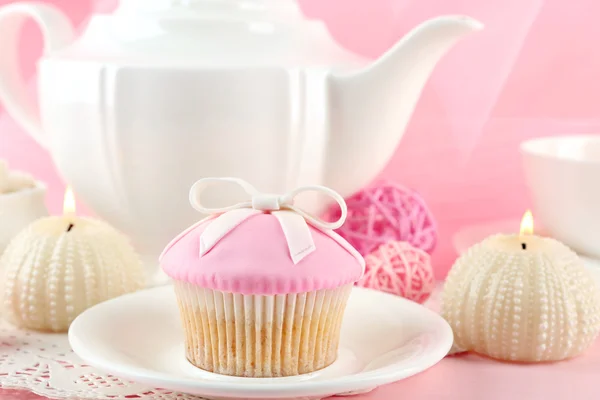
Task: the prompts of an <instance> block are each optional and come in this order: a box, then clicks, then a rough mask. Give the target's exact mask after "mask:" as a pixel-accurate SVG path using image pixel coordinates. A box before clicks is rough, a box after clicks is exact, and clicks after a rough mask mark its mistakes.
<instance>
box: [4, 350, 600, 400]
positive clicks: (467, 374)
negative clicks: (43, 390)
mask: <svg viewBox="0 0 600 400" xmlns="http://www.w3.org/2000/svg"><path fill="white" fill-rule="evenodd" d="M400 398H402V399H407V400H408V399H410V400H446V399H447V400H514V399H517V400H520V399H524V400H554V399H556V400H558V399H560V400H563V399H573V400H588V399H589V400H592V399H593V400H597V399H599V398H600V341H596V343H595V345H594V346H593V347H592V348H591V349H589V350H588V352H586V353H585V354H584V355H583V356H581V357H578V358H576V359H573V360H570V361H564V362H560V363H554V364H538V365H515V364H508V363H501V362H497V361H492V360H488V359H485V358H482V357H479V356H476V355H471V354H469V355H463V356H456V357H449V358H446V359H444V360H442V361H441V362H440V363H439V364H437V365H436V366H434V367H433V368H431V369H429V370H427V371H425V372H423V373H421V374H418V375H416V376H414V377H412V378H409V379H406V380H404V381H401V382H397V383H394V384H391V385H387V386H383V387H380V388H379V389H376V390H375V391H373V392H371V393H368V394H364V395H359V396H351V397H336V398H333V399H347V400H394V399H400ZM0 399H2V400H13V399H14V400H41V399H43V398H42V397H39V396H36V395H34V394H31V393H29V392H22V391H14V390H0Z"/></svg>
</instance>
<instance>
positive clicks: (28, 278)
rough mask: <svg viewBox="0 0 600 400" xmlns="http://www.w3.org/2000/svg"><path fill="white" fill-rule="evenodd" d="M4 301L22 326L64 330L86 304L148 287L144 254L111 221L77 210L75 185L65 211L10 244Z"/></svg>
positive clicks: (3, 265)
mask: <svg viewBox="0 0 600 400" xmlns="http://www.w3.org/2000/svg"><path fill="white" fill-rule="evenodd" d="M0 270H1V271H2V272H3V274H4V276H3V277H2V278H1V279H0V282H3V283H4V287H3V288H1V291H0V295H1V296H2V305H3V307H4V311H5V316H6V318H7V319H8V320H9V321H10V322H12V323H14V324H15V325H17V326H20V327H23V328H28V329H36V330H45V331H54V332H62V331H66V330H67V329H68V327H69V325H70V324H71V322H72V321H73V320H74V319H75V317H77V315H79V314H80V313H81V312H83V311H84V310H85V309H87V308H89V307H91V306H93V305H95V304H97V303H99V302H102V301H105V300H108V299H110V298H113V297H116V296H119V295H122V294H125V293H129V292H132V291H135V290H138V289H141V288H142V287H144V274H143V271H142V267H141V262H140V260H139V257H138V256H137V254H136V253H135V251H134V250H133V248H132V247H131V245H130V244H129V242H128V240H127V238H126V237H125V236H124V235H122V234H121V233H119V232H118V231H116V230H115V229H113V228H112V227H111V226H110V225H108V224H107V223H105V222H103V221H100V220H98V219H94V218H87V217H79V216H77V215H76V214H75V198H74V196H73V192H72V191H71V189H70V188H69V189H67V191H66V193H65V201H64V210H63V215H61V216H51V217H45V218H40V219H38V220H37V221H35V222H33V223H32V224H30V225H29V226H28V227H27V228H26V229H25V230H24V231H22V232H21V233H20V234H19V235H17V237H15V239H14V240H13V241H12V242H11V243H10V245H9V246H8V247H7V249H6V251H5V253H4V255H3V256H2V259H0Z"/></svg>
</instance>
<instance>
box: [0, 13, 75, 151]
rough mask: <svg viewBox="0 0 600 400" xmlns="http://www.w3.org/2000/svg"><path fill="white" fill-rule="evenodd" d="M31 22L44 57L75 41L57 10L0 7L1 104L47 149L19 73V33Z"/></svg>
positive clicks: (65, 19) (66, 19) (67, 22)
mask: <svg viewBox="0 0 600 400" xmlns="http://www.w3.org/2000/svg"><path fill="white" fill-rule="evenodd" d="M28 19H32V20H33V21H35V22H36V23H37V25H38V26H39V28H40V30H41V32H42V36H43V39H44V54H48V53H50V52H52V51H54V50H57V49H59V48H61V47H63V46H65V45H67V44H69V43H71V41H72V40H73V38H74V37H75V32H74V29H73V25H72V24H71V22H70V21H69V19H68V18H67V17H66V16H65V15H64V14H63V13H62V12H61V11H60V10H58V9H57V8H56V7H54V6H50V5H47V4H42V3H13V4H9V5H6V6H4V7H0V38H2V39H1V40H0V55H1V56H0V101H2V103H3V104H4V106H5V108H6V110H7V111H8V113H9V114H10V115H12V117H13V118H14V119H15V120H16V121H17V122H18V123H19V124H20V125H21V126H22V127H23V128H24V129H25V130H26V131H27V132H28V133H29V134H30V135H31V136H32V137H33V138H34V139H35V140H36V141H37V142H38V143H39V144H40V145H42V146H43V147H47V143H46V140H45V139H46V138H45V137H44V136H43V132H42V124H41V120H40V114H39V110H38V107H37V105H36V104H35V102H33V101H32V100H31V99H30V98H29V96H28V93H27V90H26V85H25V82H24V80H23V78H22V77H21V73H20V69H19V52H18V49H19V46H18V39H19V33H20V31H21V28H22V26H23V24H24V23H25V22H26V21H27V20H28Z"/></svg>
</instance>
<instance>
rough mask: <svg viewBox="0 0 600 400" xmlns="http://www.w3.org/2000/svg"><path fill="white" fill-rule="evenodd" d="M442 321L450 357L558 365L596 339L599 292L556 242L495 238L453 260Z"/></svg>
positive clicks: (574, 258)
mask: <svg viewBox="0 0 600 400" xmlns="http://www.w3.org/2000/svg"><path fill="white" fill-rule="evenodd" d="M442 316H443V317H444V318H445V319H446V320H447V321H448V323H449V324H450V325H451V327H452V330H453V331H454V337H455V339H454V340H455V348H456V349H457V350H464V351H475V352H477V353H480V354H484V355H487V356H490V357H492V358H496V359H502V360H511V361H523V362H539V361H556V360H563V359H566V358H570V357H573V356H576V355H578V354H580V353H582V352H583V351H585V350H586V349H587V348H588V347H589V346H590V345H591V343H592V342H593V341H594V339H595V338H596V337H597V335H598V332H599V331H600V292H599V289H598V286H597V284H596V282H595V281H594V279H593V277H592V275H591V274H590V273H589V271H587V270H586V269H585V267H584V266H583V264H582V262H581V260H580V259H579V257H578V256H577V255H576V254H575V253H574V252H572V251H571V250H570V249H569V248H568V247H566V246H565V245H563V244H562V243H560V242H558V241H556V240H554V239H550V238H542V237H538V236H527V237H525V238H524V237H520V236H518V235H496V236H492V237H489V238H487V239H485V240H484V241H482V242H481V243H479V244H477V245H475V246H473V247H471V248H470V249H469V250H468V251H467V252H466V253H465V254H464V255H463V256H461V257H460V258H459V259H458V260H457V261H456V263H455V264H454V266H453V267H452V269H451V271H450V273H449V275H448V278H447V281H446V283H445V286H444V290H443V293H442Z"/></svg>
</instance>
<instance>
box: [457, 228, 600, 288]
mask: <svg viewBox="0 0 600 400" xmlns="http://www.w3.org/2000/svg"><path fill="white" fill-rule="evenodd" d="M520 222H521V221H520V220H519V219H518V218H515V219H507V220H499V221H490V222H488V223H484V224H478V225H471V226H466V227H464V228H463V229H461V230H459V231H458V232H456V233H455V234H454V236H453V237H452V244H453V246H454V249H455V250H456V252H457V253H458V254H463V253H464V252H465V251H467V249H468V248H469V247H471V246H473V245H474V244H476V243H479V242H481V241H482V240H483V239H485V238H486V237H488V236H490V235H494V234H496V233H506V234H510V233H515V232H519V225H520ZM535 229H536V232H537V233H538V234H541V235H547V234H548V233H547V232H545V229H544V228H542V227H541V226H536V228H535ZM579 258H581V260H582V261H583V264H584V265H585V266H586V267H587V268H588V269H589V270H590V271H591V272H592V273H593V274H594V277H595V278H596V279H597V281H598V282H600V259H595V258H591V257H585V256H582V255H579Z"/></svg>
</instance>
